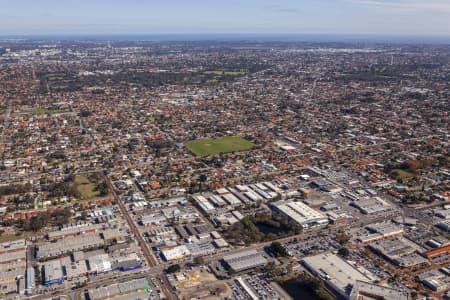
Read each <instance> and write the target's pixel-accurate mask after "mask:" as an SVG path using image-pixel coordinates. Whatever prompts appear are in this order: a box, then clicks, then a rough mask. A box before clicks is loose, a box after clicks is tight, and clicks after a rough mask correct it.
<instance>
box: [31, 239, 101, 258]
mask: <svg viewBox="0 0 450 300" xmlns="http://www.w3.org/2000/svg"><path fill="white" fill-rule="evenodd" d="M104 245H105V242H104V240H103V239H102V238H101V237H100V234H99V233H89V234H84V235H77V236H74V237H68V238H65V239H60V240H57V241H56V242H54V243H41V244H38V246H37V248H38V249H37V251H36V258H37V259H41V258H49V257H57V256H60V255H64V254H67V253H73V252H76V251H83V250H88V249H94V248H99V247H103V246H104Z"/></svg>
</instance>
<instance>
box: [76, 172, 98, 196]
mask: <svg viewBox="0 0 450 300" xmlns="http://www.w3.org/2000/svg"><path fill="white" fill-rule="evenodd" d="M74 181H75V184H76V185H77V190H78V192H80V194H81V199H83V200H89V199H94V198H97V197H99V196H100V191H98V190H96V187H97V184H96V183H95V182H91V181H89V179H88V178H87V177H86V176H82V175H77V176H75V180H74Z"/></svg>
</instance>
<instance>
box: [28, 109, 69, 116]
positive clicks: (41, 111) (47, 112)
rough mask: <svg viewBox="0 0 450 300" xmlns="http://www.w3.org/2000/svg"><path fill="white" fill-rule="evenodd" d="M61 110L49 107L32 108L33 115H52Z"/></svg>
mask: <svg viewBox="0 0 450 300" xmlns="http://www.w3.org/2000/svg"><path fill="white" fill-rule="evenodd" d="M61 112H63V111H62V110H60V109H49V108H35V109H33V114H34V115H53V114H57V113H61Z"/></svg>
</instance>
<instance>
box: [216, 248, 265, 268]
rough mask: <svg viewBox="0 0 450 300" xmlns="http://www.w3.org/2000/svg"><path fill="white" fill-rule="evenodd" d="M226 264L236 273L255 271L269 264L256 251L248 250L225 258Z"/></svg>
mask: <svg viewBox="0 0 450 300" xmlns="http://www.w3.org/2000/svg"><path fill="white" fill-rule="evenodd" d="M223 260H224V262H225V263H226V264H227V265H228V266H229V267H230V268H231V269H232V270H234V271H235V272H241V271H245V270H248V269H253V268H256V267H259V266H264V265H265V264H267V262H268V261H267V259H266V258H265V257H264V256H262V254H261V253H259V252H258V251H256V250H248V251H243V252H239V253H235V254H230V255H227V256H224V257H223Z"/></svg>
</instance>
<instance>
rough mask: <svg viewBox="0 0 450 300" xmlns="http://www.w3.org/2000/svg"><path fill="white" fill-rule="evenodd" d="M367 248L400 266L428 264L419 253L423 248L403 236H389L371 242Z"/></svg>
mask: <svg viewBox="0 0 450 300" xmlns="http://www.w3.org/2000/svg"><path fill="white" fill-rule="evenodd" d="M369 248H370V249H371V250H372V251H374V252H376V253H378V254H380V255H381V256H383V257H385V258H386V259H388V260H389V261H391V262H393V263H394V264H396V265H397V266H400V267H415V266H423V265H427V264H428V260H426V259H425V258H423V257H422V256H421V255H419V253H422V252H423V251H424V249H422V248H420V247H419V246H418V245H416V244H414V243H413V242H411V241H409V240H407V239H405V238H403V237H391V238H388V239H384V240H379V241H375V242H373V243H371V244H370V245H369Z"/></svg>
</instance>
